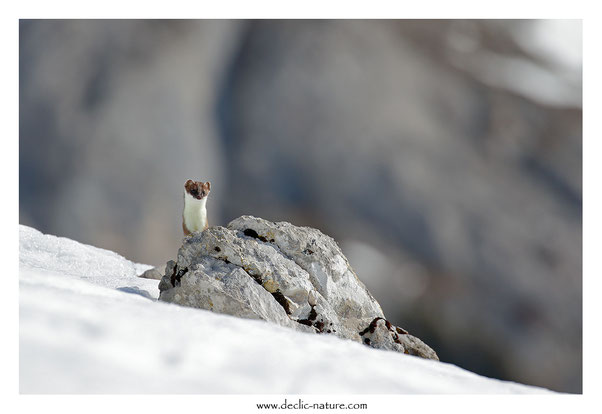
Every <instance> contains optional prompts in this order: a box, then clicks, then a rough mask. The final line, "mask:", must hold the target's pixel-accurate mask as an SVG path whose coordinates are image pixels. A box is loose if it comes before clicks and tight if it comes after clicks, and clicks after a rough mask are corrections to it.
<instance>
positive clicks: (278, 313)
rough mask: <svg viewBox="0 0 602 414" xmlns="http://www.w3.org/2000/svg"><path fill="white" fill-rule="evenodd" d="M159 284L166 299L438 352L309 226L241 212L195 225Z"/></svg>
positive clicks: (416, 351) (380, 344) (411, 350)
mask: <svg viewBox="0 0 602 414" xmlns="http://www.w3.org/2000/svg"><path fill="white" fill-rule="evenodd" d="M159 290H160V292H161V293H160V296H159V300H163V301H166V302H172V303H177V304H179V305H184V306H191V307H195V308H201V309H207V310H211V311H214V312H219V313H225V314H228V315H233V316H238V317H242V318H250V319H262V320H265V321H269V322H272V323H276V324H278V325H281V326H286V327H289V328H293V329H296V330H299V331H303V332H314V333H326V334H333V335H336V336H338V337H340V338H346V339H352V340H354V341H358V342H362V343H364V344H366V345H368V346H371V347H374V348H380V349H389V350H395V351H398V352H402V353H406V354H411V355H417V356H420V357H423V358H429V359H435V360H438V357H437V354H436V353H435V352H434V351H433V350H432V349H431V348H429V347H428V346H427V345H426V344H424V343H423V342H422V341H421V340H420V339H418V338H416V337H414V336H412V335H410V334H409V333H408V332H407V331H405V330H403V329H402V328H398V327H395V326H393V325H391V323H390V322H388V321H386V320H385V317H384V314H383V311H382V309H381V307H380V305H379V304H378V302H377V301H376V300H375V299H374V297H373V296H372V295H371V294H370V292H369V291H368V290H367V289H366V287H365V286H364V284H363V283H362V282H361V281H360V280H359V278H358V277H357V275H356V274H355V272H354V271H353V269H352V268H351V266H350V265H349V262H348V261H347V258H346V257H345V256H344V255H343V253H342V252H341V249H340V248H339V246H338V245H337V243H336V242H335V241H334V240H333V239H332V238H330V237H328V236H326V235H324V234H323V233H321V232H320V231H319V230H316V229H313V228H309V227H296V226H294V225H292V224H290V223H287V222H279V223H273V222H270V221H267V220H263V219H261V218H256V217H252V216H242V217H239V218H237V219H235V220H233V221H232V222H230V223H229V224H228V226H227V227H211V228H209V229H207V230H206V231H204V232H202V233H194V234H193V235H191V236H190V237H187V238H185V239H184V242H183V244H182V247H181V248H180V249H179V251H178V257H177V260H176V261H169V262H168V263H167V266H166V269H165V275H164V276H163V278H162V279H161V282H160V284H159Z"/></svg>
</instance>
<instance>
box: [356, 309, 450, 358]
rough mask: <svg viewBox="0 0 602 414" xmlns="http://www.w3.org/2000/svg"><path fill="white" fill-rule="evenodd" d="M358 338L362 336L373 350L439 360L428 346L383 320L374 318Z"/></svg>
mask: <svg viewBox="0 0 602 414" xmlns="http://www.w3.org/2000/svg"><path fill="white" fill-rule="evenodd" d="M360 336H362V338H363V342H364V344H366V345H370V346H373V347H375V348H380V349H388V350H394V351H397V352H403V353H404V354H410V355H415V356H419V357H422V358H427V359H435V360H437V361H438V360H439V357H438V356H437V354H436V353H435V351H433V350H432V349H431V348H430V347H429V346H428V345H426V344H425V343H424V342H422V341H421V340H420V339H418V338H416V337H415V336H412V335H410V334H409V333H408V331H406V330H405V329H403V328H400V327H398V326H395V325H393V324H391V322H389V321H388V320H386V319H383V318H374V320H372V322H370V325H369V326H368V327H367V328H366V329H364V330H363V331H362V332H360Z"/></svg>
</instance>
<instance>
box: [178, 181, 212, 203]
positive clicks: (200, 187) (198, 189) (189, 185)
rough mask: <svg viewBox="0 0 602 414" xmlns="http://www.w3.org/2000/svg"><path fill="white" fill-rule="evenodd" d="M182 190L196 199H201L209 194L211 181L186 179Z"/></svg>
mask: <svg viewBox="0 0 602 414" xmlns="http://www.w3.org/2000/svg"><path fill="white" fill-rule="evenodd" d="M184 190H185V191H186V192H187V193H188V194H190V195H191V196H193V197H194V198H196V199H197V200H202V199H203V198H205V197H207V196H208V195H209V192H210V191H211V183H210V182H209V181H207V182H206V183H204V182H202V181H192V180H187V181H186V183H185V184H184Z"/></svg>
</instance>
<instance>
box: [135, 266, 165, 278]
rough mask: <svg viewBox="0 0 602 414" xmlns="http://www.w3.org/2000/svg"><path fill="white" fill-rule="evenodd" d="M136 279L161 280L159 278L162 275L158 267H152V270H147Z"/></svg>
mask: <svg viewBox="0 0 602 414" xmlns="http://www.w3.org/2000/svg"><path fill="white" fill-rule="evenodd" d="M138 277H141V278H144V279H156V280H161V278H162V277H163V273H161V270H159V268H158V267H153V268H152V269H148V270H147V271H145V272H144V273H142V274H141V275H138Z"/></svg>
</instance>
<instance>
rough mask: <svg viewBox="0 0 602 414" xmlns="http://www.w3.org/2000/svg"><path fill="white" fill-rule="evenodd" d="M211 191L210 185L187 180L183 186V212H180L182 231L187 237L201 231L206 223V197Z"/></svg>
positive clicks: (205, 226)
mask: <svg viewBox="0 0 602 414" xmlns="http://www.w3.org/2000/svg"><path fill="white" fill-rule="evenodd" d="M209 191H211V183H210V182H209V181H207V182H206V183H204V182H202V181H192V180H187V181H186V183H185V184H184V211H183V212H182V229H183V230H184V235H185V236H187V235H189V234H190V233H193V232H195V231H203V230H205V229H206V228H207V227H209V224H208V222H207V208H206V206H205V205H206V204H207V196H208V195H209Z"/></svg>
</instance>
